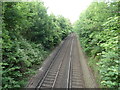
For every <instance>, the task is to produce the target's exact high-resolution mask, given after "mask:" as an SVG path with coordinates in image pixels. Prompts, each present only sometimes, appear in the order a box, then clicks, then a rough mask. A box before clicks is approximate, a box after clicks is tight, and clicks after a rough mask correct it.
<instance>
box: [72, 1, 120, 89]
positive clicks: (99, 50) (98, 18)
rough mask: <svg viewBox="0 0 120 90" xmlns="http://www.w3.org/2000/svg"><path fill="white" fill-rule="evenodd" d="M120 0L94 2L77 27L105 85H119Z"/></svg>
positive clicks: (92, 65)
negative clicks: (117, 0) (119, 35)
mask: <svg viewBox="0 0 120 90" xmlns="http://www.w3.org/2000/svg"><path fill="white" fill-rule="evenodd" d="M118 7H120V2H119V3H118V2H111V3H110V2H109V3H104V2H93V3H92V4H91V5H90V6H89V7H88V8H87V9H86V10H85V11H84V12H83V13H82V14H81V15H80V17H79V20H78V21H77V22H76V24H75V28H74V29H75V30H76V31H77V33H78V34H79V36H80V42H81V44H82V47H83V49H84V51H85V52H86V54H87V56H88V58H89V65H90V66H91V67H92V68H93V70H94V73H95V74H96V76H97V79H98V82H99V83H100V86H101V87H109V88H110V87H112V88H117V87H118V86H119V85H118V84H120V80H119V79H118V75H120V73H118V66H119V65H118V64H119V61H118V60H119V56H118V55H119V54H118V53H119V51H118V34H119V33H120V24H119V23H120V22H118V18H120V16H119V10H118Z"/></svg>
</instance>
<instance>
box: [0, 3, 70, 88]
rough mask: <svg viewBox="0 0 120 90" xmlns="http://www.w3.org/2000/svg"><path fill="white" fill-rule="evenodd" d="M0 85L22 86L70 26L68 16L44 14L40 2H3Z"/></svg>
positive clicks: (43, 7) (4, 86)
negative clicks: (0, 72)
mask: <svg viewBox="0 0 120 90" xmlns="http://www.w3.org/2000/svg"><path fill="white" fill-rule="evenodd" d="M2 8H3V10H2V41H0V42H2V52H3V55H2V63H0V65H2V69H3V70H2V71H3V72H2V87H3V89H6V88H17V87H23V86H24V85H25V84H26V81H27V80H28V78H27V77H30V75H31V74H33V73H34V69H35V68H34V67H36V66H37V65H40V64H41V63H42V61H43V60H44V58H45V57H46V56H47V55H48V54H49V52H50V50H53V48H54V47H55V46H56V45H58V44H59V43H60V42H61V40H62V39H64V38H65V37H66V36H67V35H68V33H69V31H70V30H71V29H72V27H71V23H70V21H69V20H68V19H66V18H64V17H62V16H55V15H53V14H51V15H48V14H47V8H46V7H45V6H44V3H43V2H2Z"/></svg>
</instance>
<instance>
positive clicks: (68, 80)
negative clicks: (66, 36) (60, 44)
mask: <svg viewBox="0 0 120 90" xmlns="http://www.w3.org/2000/svg"><path fill="white" fill-rule="evenodd" d="M73 41H74V37H73V39H72V43H71V49H70V59H69V66H68V77H67V89H69V87H70V86H71V83H70V75H71V74H70V71H71V60H72V49H73Z"/></svg>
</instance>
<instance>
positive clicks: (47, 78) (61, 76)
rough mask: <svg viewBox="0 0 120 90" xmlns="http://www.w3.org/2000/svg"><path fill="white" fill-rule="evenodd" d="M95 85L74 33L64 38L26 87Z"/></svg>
mask: <svg viewBox="0 0 120 90" xmlns="http://www.w3.org/2000/svg"><path fill="white" fill-rule="evenodd" d="M81 55H82V56H81ZM83 64H85V65H83ZM84 70H85V71H84ZM86 74H89V75H86ZM86 78H87V79H86ZM88 80H89V81H88ZM89 82H90V83H89ZM97 87H98V86H97V84H96V82H95V79H94V76H93V74H92V72H90V71H89V67H88V65H87V61H86V58H85V56H84V55H83V53H82V50H81V48H80V47H79V41H78V38H77V35H76V34H75V33H72V34H70V35H68V36H67V37H66V38H65V39H64V41H63V42H62V43H61V44H60V45H59V46H58V47H57V48H56V49H55V50H54V51H53V53H52V54H51V55H50V56H49V57H48V58H47V59H46V60H45V62H44V63H43V65H42V67H41V68H40V69H39V71H38V73H37V74H36V75H35V76H33V77H32V78H31V80H30V81H29V83H28V85H27V88H35V89H36V90H37V89H40V88H68V89H69V88H97Z"/></svg>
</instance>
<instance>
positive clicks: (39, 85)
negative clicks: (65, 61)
mask: <svg viewBox="0 0 120 90" xmlns="http://www.w3.org/2000/svg"><path fill="white" fill-rule="evenodd" d="M67 38H68V37H67ZM67 38H66V39H65V41H67ZM65 41H64V45H65V44H67V43H68V42H65ZM62 47H63V45H62V46H61V48H62ZM61 48H60V49H59V51H58V53H57V54H56V56H55V57H54V59H53V60H54V61H53V62H52V63H51V65H50V67H49V69H48V70H47V71H46V73H45V76H44V77H43V79H42V80H41V82H40V83H39V84H38V86H37V88H40V87H41V86H42V84H43V82H44V80H45V78H46V76H47V75H48V73H49V71H50V69H51V67H52V66H53V65H54V62H55V59H56V58H57V57H58V55H59V53H60V52H61ZM66 51H67V50H66ZM61 65H62V62H61V64H60V65H59V69H60V67H61ZM58 73H59V70H58V72H57V75H56V76H55V81H54V83H53V85H52V87H54V85H55V82H56V79H57V76H58Z"/></svg>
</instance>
